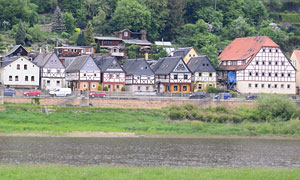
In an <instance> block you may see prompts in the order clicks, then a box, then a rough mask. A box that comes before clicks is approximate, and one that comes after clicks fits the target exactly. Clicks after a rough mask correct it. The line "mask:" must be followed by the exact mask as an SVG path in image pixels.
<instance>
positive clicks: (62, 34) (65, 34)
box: [61, 32, 71, 39]
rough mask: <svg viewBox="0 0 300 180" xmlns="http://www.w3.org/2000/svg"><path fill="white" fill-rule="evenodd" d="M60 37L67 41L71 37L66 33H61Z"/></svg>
mask: <svg viewBox="0 0 300 180" xmlns="http://www.w3.org/2000/svg"><path fill="white" fill-rule="evenodd" d="M61 36H62V37H63V38H65V39H69V38H70V37H71V35H70V34H69V33H67V32H62V33H61Z"/></svg>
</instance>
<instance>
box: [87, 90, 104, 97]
mask: <svg viewBox="0 0 300 180" xmlns="http://www.w3.org/2000/svg"><path fill="white" fill-rule="evenodd" d="M89 96H90V97H91V98H95V97H102V98H104V97H105V96H106V92H104V91H98V92H91V93H90V95H89Z"/></svg>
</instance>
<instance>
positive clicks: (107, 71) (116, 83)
mask: <svg viewBox="0 0 300 180" xmlns="http://www.w3.org/2000/svg"><path fill="white" fill-rule="evenodd" d="M95 63H96V64H97V66H98V67H99V68H100V70H101V83H102V87H103V88H105V87H106V88H107V89H108V91H122V88H125V71H124V70H123V68H122V67H121V65H120V64H119V62H118V61H117V59H116V58H115V57H107V56H101V57H96V58H95Z"/></svg>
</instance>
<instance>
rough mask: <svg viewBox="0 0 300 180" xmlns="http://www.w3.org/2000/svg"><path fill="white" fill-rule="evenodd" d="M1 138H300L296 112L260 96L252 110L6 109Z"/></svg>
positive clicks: (1, 114)
mask: <svg viewBox="0 0 300 180" xmlns="http://www.w3.org/2000/svg"><path fill="white" fill-rule="evenodd" d="M3 106H4V107H5V110H4V111H0V133H54V134H57V135H59V134H62V135H63V134H64V133H69V132H75V131H76V132H86V131H91V132H100V131H101V132H132V133H136V134H138V135H141V134H143V135H220V136H300V120H299V118H300V109H299V107H297V105H296V104H295V103H294V102H293V101H292V100H290V99H289V98H287V97H285V96H278V95H264V96H261V97H260V98H259V99H258V100H257V101H256V102H255V103H254V106H253V107H252V108H249V107H243V106H241V107H238V108H235V109H228V108H226V107H223V106H219V107H209V108H199V107H196V106H193V105H185V106H171V107H169V108H164V109H129V108H98V107H55V106H49V107H47V108H48V109H49V113H43V112H42V108H43V107H42V106H39V105H33V104H24V105H17V104H4V105H3Z"/></svg>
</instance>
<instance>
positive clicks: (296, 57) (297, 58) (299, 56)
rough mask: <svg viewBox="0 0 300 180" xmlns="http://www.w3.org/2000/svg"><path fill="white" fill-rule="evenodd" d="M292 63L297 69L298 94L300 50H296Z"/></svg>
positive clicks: (299, 86) (297, 85)
mask: <svg viewBox="0 0 300 180" xmlns="http://www.w3.org/2000/svg"><path fill="white" fill-rule="evenodd" d="M290 59H291V62H292V64H293V65H294V66H295V67H296V69H297V71H296V87H298V88H297V93H299V90H298V89H299V88H300V50H294V51H293V54H292V56H291V58H290Z"/></svg>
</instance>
